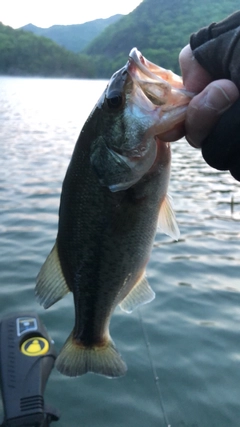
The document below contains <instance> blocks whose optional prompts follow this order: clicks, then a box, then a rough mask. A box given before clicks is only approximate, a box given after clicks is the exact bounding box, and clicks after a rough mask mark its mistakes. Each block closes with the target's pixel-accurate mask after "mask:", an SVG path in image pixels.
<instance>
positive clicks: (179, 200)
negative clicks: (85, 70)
mask: <svg viewBox="0 0 240 427" xmlns="http://www.w3.org/2000/svg"><path fill="white" fill-rule="evenodd" d="M105 85H106V82H105V81H88V80H67V79H66V80H57V79H56V80H55V79H37V78H36V79H30V78H8V77H1V78H0V144H1V145H0V146H1V157H0V165H1V167H0V170H1V173H0V207H1V209H0V283H1V286H0V314H1V316H3V315H6V314H8V313H15V312H18V311H20V312H22V313H23V314H24V312H28V311H34V312H36V313H38V314H39V316H40V317H41V319H42V321H43V322H44V324H45V326H46V327H47V329H48V332H49V334H50V335H51V337H52V338H53V339H54V341H55V346H56V349H57V351H58V350H59V349H60V348H61V346H62V345H63V343H64V342H65V340H66V338H67V336H68V335H69V333H70V331H71V329H72V326H73V319H74V310H73V302H72V296H71V295H68V296H67V297H65V298H64V299H63V300H62V301H60V302H58V303H57V304H55V305H54V306H53V307H51V308H50V309H49V310H47V311H45V310H44V309H43V308H42V307H40V306H39V305H38V303H37V302H36V301H35V299H34V286H35V277H36V275H37V273H38V271H39V269H40V267H41V265H42V263H43V261H44V260H45V258H46V256H47V254H48V253H49V251H50V249H51V248H52V245H53V242H54V240H55V237H56V231H57V221H58V206H59V196H60V191H61V183H62V180H63V177H64V175H65V171H66V168H67V165H68V163H69V159H70V156H71V153H72V150H73V147H74V144H75V141H76V139H77V137H78V134H79V132H80V129H81V127H82V125H83V123H84V121H85V119H86V118H87V116H88V114H89V113H90V111H91V109H92V108H93V106H94V104H95V102H96V101H97V99H98V97H99V96H100V94H101V93H102V91H103V89H104V87H105ZM172 148H173V160H172V178H171V185H170V193H171V195H172V198H173V202H174V206H175V211H176V216H177V219H178V224H179V228H180V232H181V237H180V240H179V241H178V242H173V241H172V239H171V238H169V237H167V236H165V235H163V234H161V233H158V234H157V236H156V240H155V244H154V248H153V251H152V256H151V259H150V262H149V264H148V268H147V274H148V279H149V282H150V284H151V286H152V287H153V289H154V290H155V292H156V298H155V300H154V301H153V302H152V303H151V304H147V305H145V306H143V307H142V308H141V309H139V310H136V311H135V312H133V313H132V314H130V315H127V314H126V313H123V312H121V310H120V309H117V310H116V312H115V314H114V316H113V318H112V322H111V335H112V337H113V339H114V341H115V343H116V345H117V347H118V348H119V350H120V352H121V354H122V357H123V358H124V360H125V361H126V363H127V365H128V372H127V375H126V376H125V377H123V378H120V379H115V380H110V379H107V378H104V377H101V376H97V375H93V374H87V375H84V376H83V377H79V378H68V377H65V376H63V375H61V374H60V373H58V372H57V371H56V369H54V370H53V371H52V374H51V376H50V378H49V381H48V384H47V388H46V392H45V398H46V401H47V402H49V403H51V404H52V405H53V406H56V407H57V408H59V409H60V410H61V418H60V420H59V421H58V422H57V423H56V426H59V427H67V426H71V427H78V426H79V427H80V426H84V427H88V426H89V427H90V426H91V427H113V426H114V427H135V426H137V427H167V426H171V427H239V426H240V184H239V183H238V182H237V181H235V180H234V179H233V178H232V177H231V176H230V174H229V173H227V172H218V171H216V170H213V169H211V168H210V167H209V166H208V165H207V164H205V163H204V161H203V160H202V158H201V153H200V152H199V151H197V150H194V149H193V148H191V147H190V146H188V144H187V143H186V141H184V140H181V141H179V142H176V143H173V144H172ZM232 198H233V202H234V203H233V205H232V206H233V209H232V210H231V199H232ZM1 412H2V409H1Z"/></svg>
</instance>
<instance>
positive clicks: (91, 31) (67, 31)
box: [20, 15, 123, 53]
mask: <svg viewBox="0 0 240 427" xmlns="http://www.w3.org/2000/svg"><path fill="white" fill-rule="evenodd" d="M122 16H123V15H114V16H111V17H110V18H107V19H95V20H94V21H90V22H85V23H84V24H76V25H53V26H52V27H49V28H40V27H36V26H35V25H32V24H28V25H25V26H24V27H22V28H20V29H21V30H24V31H30V32H31V33H33V34H36V35H38V36H44V37H48V38H49V39H51V40H53V41H55V42H56V43H58V44H59V45H60V46H63V47H65V48H66V49H68V50H71V51H73V52H75V53H78V52H81V51H82V50H83V49H84V48H85V47H86V46H87V45H88V44H89V43H90V42H91V41H92V40H93V39H94V38H96V37H97V36H98V35H99V34H100V33H101V32H102V31H103V30H104V29H105V28H106V27H108V26H109V25H111V24H113V23H115V22H116V21H118V20H119V19H120V18H121V17H122Z"/></svg>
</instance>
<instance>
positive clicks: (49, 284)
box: [35, 244, 70, 308]
mask: <svg viewBox="0 0 240 427" xmlns="http://www.w3.org/2000/svg"><path fill="white" fill-rule="evenodd" d="M69 291H70V289H69V287H68V285H67V283H66V280H65V278H64V276H63V272H62V268H61V264H60V260H59V256H58V250H57V245H56V244H55V245H54V247H53V249H52V250H51V252H50V254H49V255H48V257H47V259H46V261H45V262H44V264H43V266H42V268H41V270H40V272H39V274H38V276H37V284H36V288H35V295H36V297H37V300H38V301H39V303H40V304H42V305H43V306H44V308H48V307H50V306H51V305H53V304H54V303H55V302H57V301H59V300H60V299H61V298H63V297H64V295H66V294H67V293H68V292H69Z"/></svg>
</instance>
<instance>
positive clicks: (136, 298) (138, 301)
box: [119, 272, 155, 313]
mask: <svg viewBox="0 0 240 427" xmlns="http://www.w3.org/2000/svg"><path fill="white" fill-rule="evenodd" d="M154 298H155V292H153V290H152V288H151V286H150V285H149V283H148V281H147V279H146V277H145V272H144V275H143V276H142V277H141V279H140V280H139V281H138V282H137V283H136V284H135V285H134V287H133V289H132V290H131V291H130V292H129V294H128V295H127V296H126V297H125V298H124V299H123V300H122V302H121V303H120V304H119V306H120V308H121V309H122V310H123V311H126V312H127V313H131V312H132V311H133V310H134V309H135V308H137V307H139V306H140V305H142V304H147V303H148V302H151V301H152V300H153V299H154Z"/></svg>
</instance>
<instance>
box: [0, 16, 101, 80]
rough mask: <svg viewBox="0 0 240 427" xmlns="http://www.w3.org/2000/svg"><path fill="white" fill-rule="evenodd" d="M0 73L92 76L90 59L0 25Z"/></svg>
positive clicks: (34, 36)
mask: <svg viewBox="0 0 240 427" xmlns="http://www.w3.org/2000/svg"><path fill="white" fill-rule="evenodd" d="M0 74H10V75H31V76H54V77H56V76H57V77H62V76H67V77H93V76H94V66H93V63H92V59H91V58H90V57H87V56H86V55H80V54H75V53H73V52H69V51H67V50H66V49H65V48H63V47H60V46H59V45H57V44H56V43H54V42H53V41H52V40H50V39H47V38H45V37H40V36H36V35H34V34H31V33H28V32H25V31H22V30H14V29H13V28H11V27H9V26H6V25H3V24H2V23H0Z"/></svg>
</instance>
